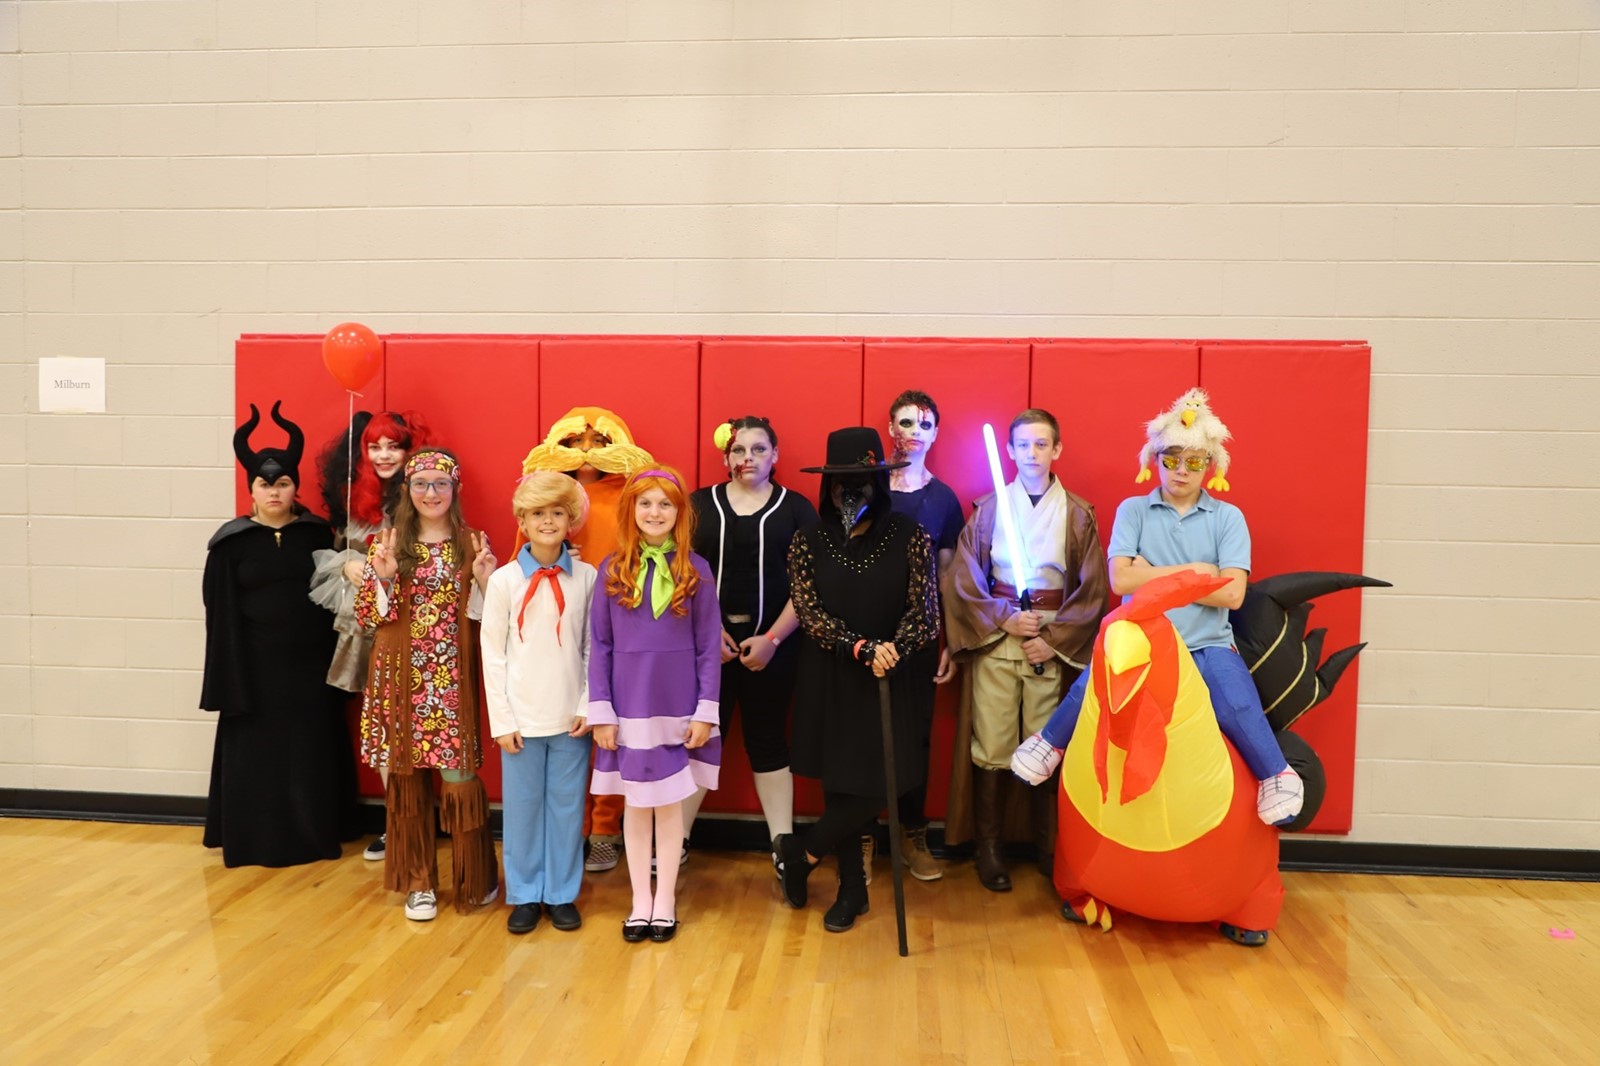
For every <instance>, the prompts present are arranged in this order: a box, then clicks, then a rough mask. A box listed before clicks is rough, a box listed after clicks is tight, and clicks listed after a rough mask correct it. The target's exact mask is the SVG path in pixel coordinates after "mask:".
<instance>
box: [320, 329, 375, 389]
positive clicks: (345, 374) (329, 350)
mask: <svg viewBox="0 0 1600 1066" xmlns="http://www.w3.org/2000/svg"><path fill="white" fill-rule="evenodd" d="M322 365H323V366H325V367H327V368H328V373H330V374H332V375H333V377H334V380H336V381H337V382H339V384H341V385H343V386H344V387H345V388H347V389H349V390H350V391H351V392H356V391H358V390H359V389H360V388H361V386H363V385H365V384H366V383H367V382H369V381H371V380H372V378H373V375H375V374H376V373H377V372H378V370H379V368H380V367H382V366H383V341H381V340H379V339H378V335H377V334H376V333H374V332H372V330H370V329H368V328H367V327H366V326H363V325H362V324H361V323H359V322H341V323H339V324H338V325H337V326H334V327H333V328H332V329H330V330H329V331H328V334H327V336H325V337H323V338H322Z"/></svg>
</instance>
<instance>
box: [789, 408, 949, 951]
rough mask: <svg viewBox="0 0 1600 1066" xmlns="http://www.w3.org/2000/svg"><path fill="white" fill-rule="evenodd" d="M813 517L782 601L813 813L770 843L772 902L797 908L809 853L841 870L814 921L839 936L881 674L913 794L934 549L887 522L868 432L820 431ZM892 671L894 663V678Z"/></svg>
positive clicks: (849, 916) (872, 758) (934, 581)
mask: <svg viewBox="0 0 1600 1066" xmlns="http://www.w3.org/2000/svg"><path fill="white" fill-rule="evenodd" d="M827 456H828V461H827V465H826V466H822V467H818V468H814V469H811V470H807V471H806V473H820V474H822V475H823V477H822V491H821V498H820V499H819V500H818V506H817V510H818V511H819V512H820V514H821V522H820V523H819V524H818V525H815V526H813V527H811V528H810V529H804V530H801V531H800V532H799V533H797V534H796V535H795V538H794V541H793V543H792V544H790V546H789V581H790V595H791V596H793V598H794V607H795V613H796V614H798V615H799V617H800V625H801V627H802V628H803V629H804V630H805V634H806V635H805V639H803V640H801V641H800V655H799V658H800V661H799V666H798V669H799V681H798V684H797V685H796V691H795V703H794V730H793V748H794V770H795V773H798V774H802V775H804V776H806V777H815V778H817V779H818V780H820V781H821V783H822V795H823V811H822V817H821V818H820V819H818V820H817V822H816V824H815V825H813V826H812V827H811V830H810V832H808V833H806V834H804V835H803V836H802V835H801V834H797V833H790V834H786V835H784V836H781V837H779V838H778V841H777V846H776V849H775V851H776V855H775V859H776V860H777V861H779V862H780V863H781V870H780V877H781V879H782V881H783V894H784V898H785V899H786V900H787V901H788V903H789V905H790V906H792V907H804V906H805V904H806V878H807V876H808V875H809V874H810V873H811V870H812V869H813V868H814V867H815V866H816V864H817V863H818V862H819V861H820V857H821V856H823V855H827V854H829V853H832V854H834V855H835V856H837V858H838V862H839V896H838V898H837V899H836V900H835V901H834V904H833V906H832V907H830V908H829V909H828V912H827V914H826V915H824V916H823V920H822V925H823V928H824V929H827V930H828V931H829V932H835V933H837V932H843V931H844V930H846V929H849V928H850V927H851V926H852V925H854V924H855V920H856V916H857V915H860V914H865V913H866V911H867V886H866V867H865V865H864V863H863V862H862V854H861V845H860V838H861V834H862V832H863V831H864V830H865V829H866V827H867V826H868V825H869V824H870V823H871V822H872V821H873V820H875V819H876V818H877V815H878V812H879V811H880V810H882V809H883V806H884V803H885V801H887V802H889V803H894V802H895V801H896V800H897V799H898V797H896V796H888V795H887V789H886V787H885V782H884V772H883V770H884V749H883V733H882V731H881V726H880V722H879V705H878V680H877V679H878V678H880V677H884V676H886V675H887V676H888V677H889V688H890V701H891V715H892V721H893V733H894V750H893V752H891V753H890V754H891V755H892V756H893V758H894V766H895V778H896V784H897V786H898V787H899V788H900V789H901V790H910V789H914V788H916V787H917V786H918V785H920V784H921V783H922V782H923V780H924V779H925V777H926V774H927V770H928V760H927V755H926V754H925V753H924V752H923V751H922V749H921V746H920V744H919V743H918V741H917V726H916V722H915V720H914V719H915V715H916V714H917V709H918V708H919V707H920V706H922V704H923V701H924V698H925V697H924V694H923V692H922V690H924V689H927V688H931V687H932V685H933V674H932V672H931V671H918V670H913V669H909V668H908V667H909V666H910V664H911V663H913V662H915V660H916V659H917V657H918V653H919V652H922V651H923V650H924V649H926V648H928V647H929V646H930V645H931V644H932V642H933V641H934V640H935V639H936V638H937V637H938V633H939V617H938V614H939V582H938V574H937V572H936V569H935V564H934V554H933V542H932V541H931V540H930V539H929V537H928V534H927V533H926V532H924V531H923V529H922V527H921V526H919V525H917V523H916V522H915V521H913V520H912V519H910V518H907V517H906V516H904V515H898V514H895V513H894V511H893V510H892V509H891V507H890V501H889V472H890V471H891V470H895V469H898V468H900V467H902V466H904V465H905V464H904V463H893V464H891V463H885V462H884V461H883V458H882V457H883V443H882V440H881V438H880V437H879V436H878V431H877V430H875V429H871V428H868V427H866V426H856V427H852V428H850V429H840V430H835V431H834V432H833V433H831V434H829V435H828V452H827ZM897 667H899V668H898V669H897Z"/></svg>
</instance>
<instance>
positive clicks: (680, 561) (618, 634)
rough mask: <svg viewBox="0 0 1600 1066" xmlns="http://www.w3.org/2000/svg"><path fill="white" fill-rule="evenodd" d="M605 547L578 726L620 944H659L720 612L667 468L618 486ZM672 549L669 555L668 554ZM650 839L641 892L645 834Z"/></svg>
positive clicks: (713, 778)
mask: <svg viewBox="0 0 1600 1066" xmlns="http://www.w3.org/2000/svg"><path fill="white" fill-rule="evenodd" d="M617 518H618V521H617V551H616V554H615V555H612V556H609V557H608V558H607V559H606V560H605V562H603V563H602V564H601V566H600V577H601V580H600V581H598V582H597V583H596V584H595V590H594V605H593V608H592V609H591V611H590V613H589V624H590V626H591V627H592V631H593V640H592V643H591V647H590V653H589V700H590V702H589V724H590V725H592V726H593V727H594V742H595V745H596V747H597V748H598V749H599V750H597V751H596V752H595V759H594V780H593V783H592V784H591V785H590V791H591V792H593V793H594V794H595V795H597V796H605V795H620V796H622V797H623V799H624V801H625V802H626V804H627V807H626V808H625V810H624V812H623V818H622V836H623V847H624V850H625V851H626V852H627V853H628V878H629V880H630V881H631V882H632V885H633V909H632V911H631V912H630V913H629V915H628V918H627V920H626V921H624V922H623V923H622V938H623V939H624V940H627V941H630V942H637V941H640V940H644V939H646V938H647V937H648V938H649V939H651V940H654V941H657V942H663V941H667V940H671V939H672V937H673V934H674V933H676V932H677V929H678V912H677V879H678V865H679V846H680V843H681V841H682V840H683V836H684V833H683V801H684V800H686V799H688V798H689V797H690V796H692V795H694V794H695V793H696V791H697V790H699V789H701V788H716V787H717V769H718V766H719V765H720V763H721V761H722V739H721V736H720V733H719V731H718V729H717V720H718V707H719V696H720V694H721V683H722V656H721V645H722V615H721V612H720V610H719V609H718V607H717V593H716V583H715V581H714V579H713V578H712V576H711V568H710V566H709V565H707V563H706V561H705V560H704V559H702V558H700V556H698V555H696V554H694V553H693V552H692V551H690V550H689V545H690V544H691V543H692V542H693V539H694V509H693V508H691V507H690V506H689V501H688V494H687V493H686V492H685V491H684V488H683V478H682V477H681V476H679V474H678V472H677V471H676V470H673V469H672V468H671V467H657V468H655V469H651V470H645V471H642V472H640V473H638V474H635V475H634V476H633V477H631V478H629V479H628V482H627V484H626V485H624V486H623V488H622V496H621V499H620V500H619V501H618V503H617ZM680 546H681V547H680ZM652 832H653V833H654V836H655V839H656V840H657V841H659V842H660V845H661V846H660V848H659V849H658V854H657V856H656V864H657V869H656V888H655V892H654V894H652V893H651V891H650V838H651V835H652Z"/></svg>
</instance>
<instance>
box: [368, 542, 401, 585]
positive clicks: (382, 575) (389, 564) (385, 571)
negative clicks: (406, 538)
mask: <svg viewBox="0 0 1600 1066" xmlns="http://www.w3.org/2000/svg"><path fill="white" fill-rule="evenodd" d="M399 537H400V532H399V531H398V530H394V529H384V530H379V532H378V535H377V537H375V538H374V539H373V541H372V572H373V573H375V574H377V575H378V578H379V580H381V581H393V580H394V576H395V575H396V574H398V573H399V572H400V560H399V559H398V558H396V557H395V544H396V543H397V541H398V540H399Z"/></svg>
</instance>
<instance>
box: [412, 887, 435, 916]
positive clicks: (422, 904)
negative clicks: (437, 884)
mask: <svg viewBox="0 0 1600 1066" xmlns="http://www.w3.org/2000/svg"><path fill="white" fill-rule="evenodd" d="M438 913H439V897H438V895H437V894H436V893H434V892H433V891H432V890H431V889H429V890H425V891H422V892H410V893H407V894H406V917H407V918H410V919H411V920H412V921H413V922H431V921H433V919H434V917H435V916H436V915H438Z"/></svg>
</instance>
